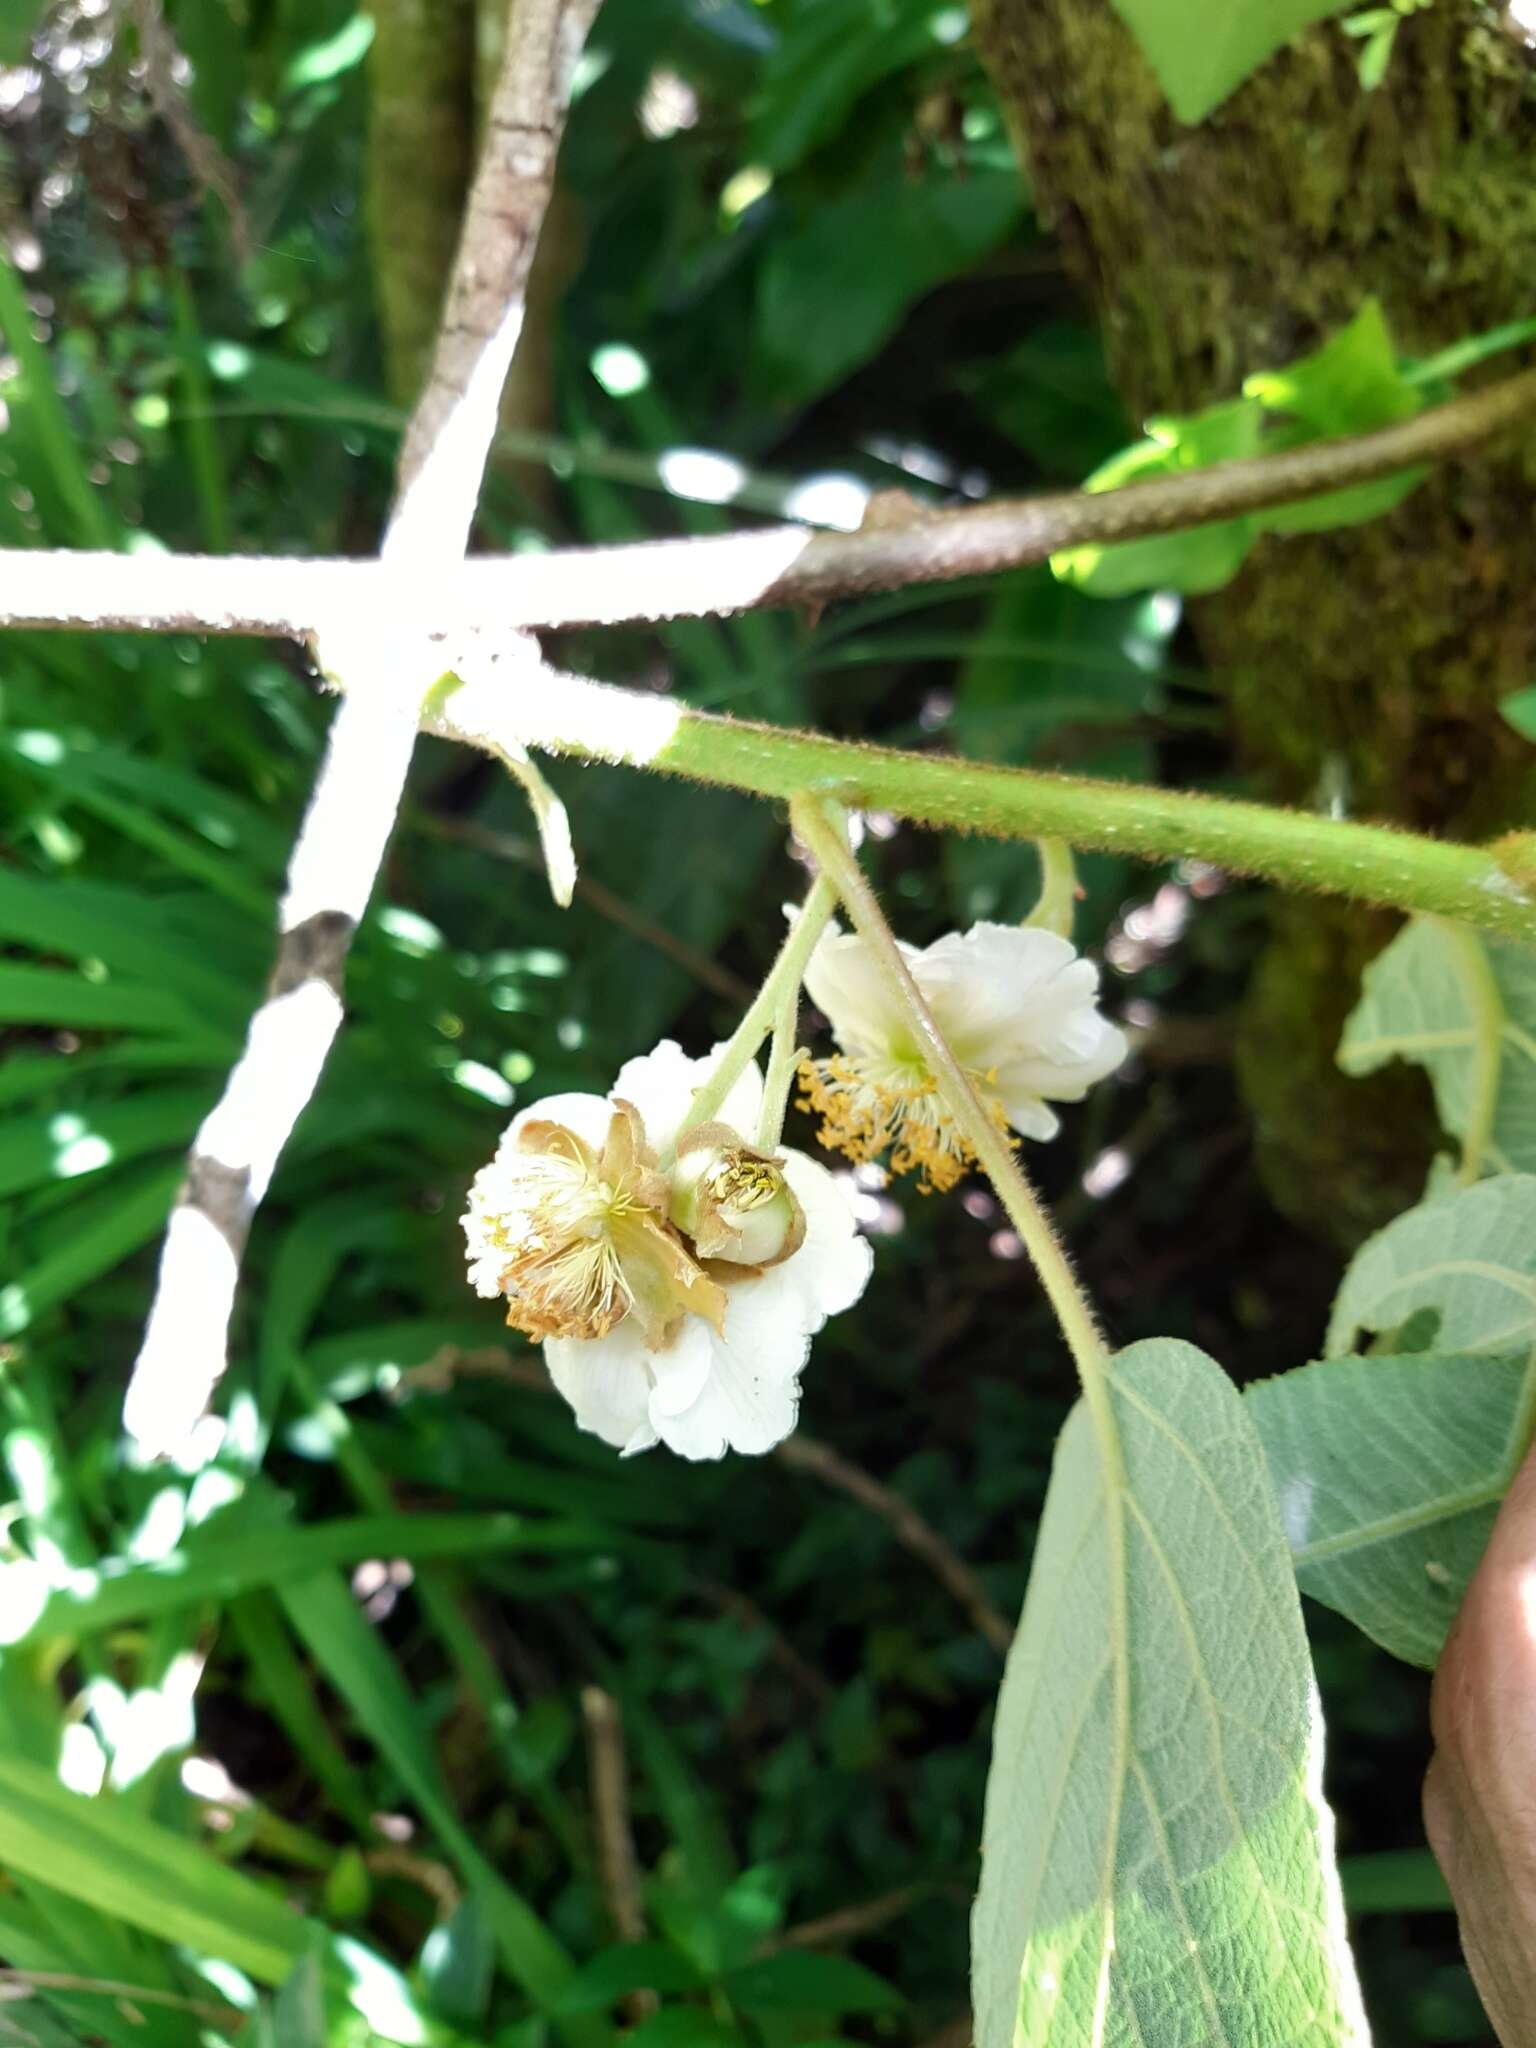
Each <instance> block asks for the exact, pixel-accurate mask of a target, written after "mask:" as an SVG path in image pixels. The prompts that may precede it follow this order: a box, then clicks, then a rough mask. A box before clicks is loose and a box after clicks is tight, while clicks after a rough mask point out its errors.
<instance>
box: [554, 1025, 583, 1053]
mask: <svg viewBox="0 0 1536 2048" xmlns="http://www.w3.org/2000/svg"><path fill="white" fill-rule="evenodd" d="M555 1036H556V1038H558V1039H559V1041H560V1044H561V1047H562V1048H563V1050H564V1051H566V1052H575V1051H576V1050H577V1048H578V1047H580V1046H582V1045H584V1044H585V1043H586V1037H587V1027H586V1026H585V1025H584V1024H583V1023H582V1021H581V1019H580V1018H579V1017H562V1018H561V1019H560V1022H559V1023H558V1024H557V1025H556V1026H555Z"/></svg>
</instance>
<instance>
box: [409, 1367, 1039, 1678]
mask: <svg viewBox="0 0 1536 2048" xmlns="http://www.w3.org/2000/svg"><path fill="white" fill-rule="evenodd" d="M465 1373H474V1374H484V1375H485V1376H486V1377H487V1378H492V1379H500V1380H506V1381H508V1382H509V1383H510V1384H511V1385H513V1386H518V1387H525V1388H527V1389H528V1390H529V1391H530V1392H533V1393H540V1394H548V1393H552V1392H553V1391H554V1389H553V1388H552V1387H551V1385H550V1381H549V1375H548V1374H547V1373H546V1372H545V1370H544V1368H543V1366H542V1365H540V1364H539V1363H538V1361H537V1360H535V1359H532V1358H524V1357H520V1356H518V1355H516V1354H514V1353H512V1352H509V1351H502V1350H500V1349H499V1348H498V1347H497V1346H495V1345H493V1344H488V1345H486V1346H484V1347H483V1348H482V1349H480V1350H475V1351H461V1350H458V1349H457V1348H456V1347H454V1346H452V1345H447V1344H445V1345H444V1346H443V1348H442V1349H441V1350H440V1351H438V1352H436V1353H435V1354H434V1355H433V1356H432V1357H431V1358H429V1359H428V1360H427V1361H426V1362H425V1363H424V1364H422V1365H415V1366H410V1367H408V1368H407V1369H406V1370H405V1371H404V1372H403V1373H402V1374H401V1375H400V1385H401V1387H411V1388H415V1389H418V1390H419V1391H422V1392H429V1393H443V1392H445V1391H446V1390H447V1389H448V1388H449V1387H450V1386H451V1385H452V1384H453V1381H454V1380H455V1379H456V1378H457V1377H459V1376H460V1375H462V1374H465ZM772 1455H773V1456H774V1457H775V1458H777V1459H778V1461H779V1463H780V1464H782V1465H788V1466H789V1467H790V1468H791V1469H792V1470H793V1471H796V1472H808V1473H809V1474H810V1475H811V1476H812V1477H813V1478H815V1479H819V1480H821V1481H822V1483H823V1484H824V1485H826V1486H831V1487H835V1488H836V1489H837V1491H838V1492H839V1493H845V1494H847V1495H848V1497H849V1498H850V1499H851V1500H855V1501H857V1502H858V1503H859V1505H860V1507H864V1508H868V1509H869V1511H870V1513H871V1514H872V1515H878V1516H879V1517H880V1519H881V1521H882V1522H884V1523H886V1525H887V1526H888V1527H889V1528H890V1530H891V1532H892V1533H893V1535H894V1536H895V1538H896V1540H897V1542H898V1543H900V1544H901V1545H902V1546H903V1548H905V1549H907V1550H910V1551H911V1553H912V1555H913V1556H914V1557H917V1558H920V1559H921V1560H922V1562H923V1563H924V1564H926V1565H927V1566H928V1568H929V1569H930V1570H931V1571H932V1573H933V1575H934V1577H935V1578H936V1579H938V1580H939V1582H940V1583H941V1584H942V1585H943V1586H944V1588H945V1589H946V1591H948V1592H950V1593H952V1594H953V1595H954V1597H955V1599H956V1600H957V1601H958V1602H959V1604H960V1606H961V1607H962V1608H963V1609H964V1610H965V1612H966V1613H967V1614H968V1615H969V1616H970V1618H971V1620H972V1621H973V1622H974V1623H975V1625H976V1630H977V1633H978V1634H979V1635H983V1636H985V1637H986V1639H987V1641H988V1642H989V1643H990V1644H991V1645H992V1647H993V1648H994V1649H996V1650H1001V1651H1006V1650H1007V1648H1008V1645H1009V1644H1010V1643H1011V1642H1012V1641H1013V1629H1012V1627H1011V1625H1010V1624H1009V1623H1008V1621H1006V1620H1005V1619H1004V1617H1003V1616H1002V1615H1001V1614H1000V1613H999V1612H998V1610H997V1609H996V1608H995V1607H994V1606H993V1605H992V1602H991V1601H990V1600H989V1599H988V1598H987V1596H986V1593H985V1591H984V1590H983V1588H982V1585H981V1581H980V1580H979V1579H978V1578H977V1577H976V1574H975V1573H974V1572H973V1571H972V1570H971V1568H970V1566H969V1565H968V1564H967V1563H966V1562H965V1560H964V1558H963V1557H961V1556H960V1554H959V1552H958V1551H957V1550H955V1549H954V1548H953V1547H952V1545H950V1544H948V1543H946V1542H945V1540H944V1538H943V1537H942V1536H941V1535H940V1534H939V1532H938V1531H937V1529H935V1528H934V1527H933V1526H932V1524H931V1523H929V1522H926V1521H925V1520H924V1519H923V1517H922V1516H921V1515H920V1514H919V1513H918V1511H917V1509H916V1508H915V1507H913V1505H912V1503H911V1502H910V1501H908V1500H903V1498H902V1497H901V1495H900V1494H899V1493H895V1492H893V1491H892V1489H891V1488H890V1487H888V1486H885V1485H883V1484H882V1483H881V1481H880V1480H878V1479H876V1478H875V1477H874V1476H873V1474H871V1473H869V1472H866V1471H864V1469H863V1468H862V1467H861V1466H859V1465H855V1464H854V1463H852V1461H851V1460H850V1459H847V1458H845V1457H843V1456H842V1455H841V1453H840V1452H837V1451H834V1450H833V1449H832V1448H831V1446H830V1445H828V1444H824V1443H821V1442H819V1441H818V1440H817V1439H816V1438H815V1437H810V1436H806V1435H805V1433H804V1432H803V1431H797V1432H796V1434H795V1435H794V1436H791V1437H786V1438H785V1440H784V1441H783V1443H781V1444H779V1445H778V1446H777V1447H776V1448H775V1449H774V1451H773V1453H772Z"/></svg>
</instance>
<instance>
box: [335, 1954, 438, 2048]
mask: <svg viewBox="0 0 1536 2048" xmlns="http://www.w3.org/2000/svg"><path fill="white" fill-rule="evenodd" d="M331 1954H332V1956H333V1957H334V1958H335V1960H336V1961H337V1962H338V1963H339V1964H340V1965H341V1967H342V1968H343V1969H344V1970H345V1971H346V1973H347V1975H348V1977H349V1978H350V1979H351V1983H350V1985H349V1987H348V1997H349V2000H350V2002H351V2005H352V2007H353V2010H354V2011H356V2012H358V2013H360V2014H361V2015H362V2017H363V2018H364V2020H366V2021H367V2023H368V2025H369V2026H370V2027H372V2029H373V2030H374V2032H375V2033H376V2034H382V2035H383V2036H384V2038H385V2039H386V2040H388V2041H399V2042H402V2043H404V2044H405V2048H416V2044H417V2043H418V2042H424V2041H425V2040H426V2039H427V2038H428V2036H427V2030H426V2026H425V2023H424V2022H423V2020H422V2018H421V2015H420V2014H419V2013H418V2012H417V2010H416V2001H415V2000H414V1998H413V1997H412V1996H411V1993H410V1991H409V1989H408V1988H407V1986H406V1982H405V1979H404V1978H403V1977H402V1976H401V1975H400V1973H399V1972H398V1971H397V1970H394V1969H392V1968H391V1967H390V1965H389V1964H388V1963H386V1962H384V1961H383V1960H382V1958H381V1957H379V1956H376V1955H374V1954H373V1953H372V1952H371V1951H370V1950H368V1949H366V1948H363V1947H361V1946H360V1945H359V1944H358V1943H357V1942H354V1941H349V1940H348V1938H347V1937H346V1935H344V1934H339V1935H337V1936H336V1937H335V1940H334V1942H333V1944H332V1947H331Z"/></svg>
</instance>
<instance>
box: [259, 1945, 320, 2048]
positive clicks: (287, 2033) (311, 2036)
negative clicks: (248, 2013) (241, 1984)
mask: <svg viewBox="0 0 1536 2048" xmlns="http://www.w3.org/2000/svg"><path fill="white" fill-rule="evenodd" d="M271 2018H272V2038H273V2040H274V2041H277V2042H281V2043H282V2048H329V2043H330V2030H329V2028H328V2027H327V2025H326V2018H325V1980H324V1978H323V1976H322V1974H321V1970H320V1957H319V1955H318V1953H317V1952H316V1951H315V1950H314V1949H313V1948H311V1949H310V1951H309V1953H308V1954H307V1955H306V1956H305V1957H304V1958H303V1960H302V1961H301V1962H298V1963H296V1964H295V1965H294V1967H293V1969H292V1971H291V1972H290V1974H289V1975H288V1976H287V1977H286V1978H284V1980H283V1982H282V1984H281V1985H280V1986H279V1987H278V1992H277V1996H276V1997H275V1998H274V1999H273V2001H272V2015H271Z"/></svg>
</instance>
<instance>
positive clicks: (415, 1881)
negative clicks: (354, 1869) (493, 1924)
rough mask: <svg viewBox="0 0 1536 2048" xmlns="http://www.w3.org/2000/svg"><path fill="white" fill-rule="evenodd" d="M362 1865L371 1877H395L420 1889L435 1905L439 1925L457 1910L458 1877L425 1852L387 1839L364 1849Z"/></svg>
mask: <svg viewBox="0 0 1536 2048" xmlns="http://www.w3.org/2000/svg"><path fill="white" fill-rule="evenodd" d="M363 1868H364V1869H365V1870H366V1871H368V1872H369V1873H370V1875H371V1876H373V1877H393V1878H398V1879H399V1880H400V1881H401V1882H402V1883H404V1884H411V1885H415V1886H416V1887H417V1889H418V1890H419V1891H424V1892H425V1893H426V1894H427V1897H428V1898H429V1899H431V1901H432V1903H433V1905H434V1906H435V1907H436V1909H437V1919H438V1923H439V1925H441V1923H442V1922H443V1921H445V1920H451V1919H452V1918H453V1916H454V1914H455V1913H456V1912H457V1911H458V1908H459V1901H460V1898H461V1897H462V1894H461V1892H460V1890H459V1881H458V1879H457V1878H456V1877H455V1876H454V1874H453V1872H452V1871H451V1870H450V1869H449V1868H448V1866H447V1865H446V1864H444V1863H435V1862H433V1860H432V1859H431V1857H429V1856H415V1855H413V1854H412V1853H411V1851H410V1850H409V1849H403V1848H401V1847H400V1845H399V1844H398V1843H397V1842H388V1843H386V1844H385V1845H384V1847H383V1848H381V1849H369V1850H367V1851H366V1852H365V1853H364V1856H363Z"/></svg>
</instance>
